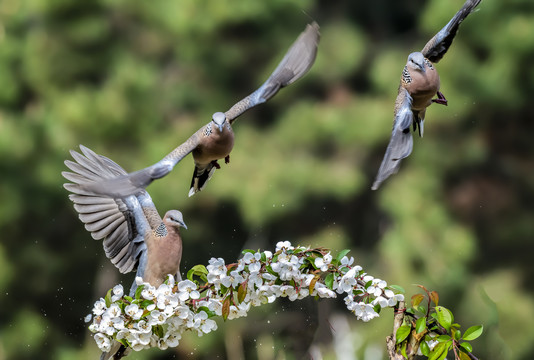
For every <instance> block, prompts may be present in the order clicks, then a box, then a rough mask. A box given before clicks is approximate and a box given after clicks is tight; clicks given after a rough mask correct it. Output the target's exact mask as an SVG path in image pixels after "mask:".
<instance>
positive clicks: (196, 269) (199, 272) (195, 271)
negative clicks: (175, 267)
mask: <svg viewBox="0 0 534 360" xmlns="http://www.w3.org/2000/svg"><path fill="white" fill-rule="evenodd" d="M206 275H208V269H206V267H205V266H204V265H195V266H193V267H192V268H191V269H190V270H189V271H188V272H187V279H188V280H190V281H193V276H198V277H200V278H201V279H202V280H203V281H206V282H207V281H208V278H207V277H206Z"/></svg>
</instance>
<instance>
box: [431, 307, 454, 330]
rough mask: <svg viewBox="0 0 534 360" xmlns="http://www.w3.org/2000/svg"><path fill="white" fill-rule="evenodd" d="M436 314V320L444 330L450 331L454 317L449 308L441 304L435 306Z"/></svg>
mask: <svg viewBox="0 0 534 360" xmlns="http://www.w3.org/2000/svg"><path fill="white" fill-rule="evenodd" d="M435 309H436V314H437V315H438V322H439V324H440V325H441V326H443V327H444V328H445V330H447V331H450V329H451V324H452V322H453V319H454V317H453V316H452V313H451V311H450V310H449V309H447V308H444V307H443V306H436V307H435Z"/></svg>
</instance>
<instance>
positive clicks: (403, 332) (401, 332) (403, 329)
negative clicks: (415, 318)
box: [395, 325, 412, 344]
mask: <svg viewBox="0 0 534 360" xmlns="http://www.w3.org/2000/svg"><path fill="white" fill-rule="evenodd" d="M411 330H412V328H411V327H410V326H408V325H402V326H399V328H398V329H397V333H396V334H395V337H396V338H397V344H398V343H401V342H403V341H404V340H405V339H406V338H407V337H408V335H410V331H411Z"/></svg>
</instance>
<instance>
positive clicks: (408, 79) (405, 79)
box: [402, 66, 412, 84]
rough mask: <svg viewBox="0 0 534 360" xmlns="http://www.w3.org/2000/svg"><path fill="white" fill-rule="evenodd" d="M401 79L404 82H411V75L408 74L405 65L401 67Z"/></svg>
mask: <svg viewBox="0 0 534 360" xmlns="http://www.w3.org/2000/svg"><path fill="white" fill-rule="evenodd" d="M402 81H403V82H404V83H405V84H409V83H411V82H412V77H411V76H410V72H409V71H408V67H407V66H405V67H404V69H402Z"/></svg>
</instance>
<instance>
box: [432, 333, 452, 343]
mask: <svg viewBox="0 0 534 360" xmlns="http://www.w3.org/2000/svg"><path fill="white" fill-rule="evenodd" d="M451 339H452V338H451V337H450V336H449V335H440V336H438V337H437V338H436V341H438V342H440V343H443V342H447V341H450V340H451Z"/></svg>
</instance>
